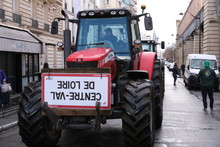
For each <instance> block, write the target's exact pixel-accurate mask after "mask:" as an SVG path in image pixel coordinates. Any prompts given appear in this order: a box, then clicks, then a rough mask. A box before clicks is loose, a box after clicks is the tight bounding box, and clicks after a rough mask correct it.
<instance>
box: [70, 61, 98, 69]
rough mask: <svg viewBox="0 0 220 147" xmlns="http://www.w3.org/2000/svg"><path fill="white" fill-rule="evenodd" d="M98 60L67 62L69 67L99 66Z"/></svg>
mask: <svg viewBox="0 0 220 147" xmlns="http://www.w3.org/2000/svg"><path fill="white" fill-rule="evenodd" d="M97 67H98V62H97V61H89V62H81V63H77V62H67V68H97Z"/></svg>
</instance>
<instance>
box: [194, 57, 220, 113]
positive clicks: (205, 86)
mask: <svg viewBox="0 0 220 147" xmlns="http://www.w3.org/2000/svg"><path fill="white" fill-rule="evenodd" d="M209 66H210V62H209V61H205V62H204V68H202V69H200V71H199V74H198V77H197V79H198V80H199V81H200V85H201V92H202V100H203V106H204V111H207V99H206V98H207V95H208V96H209V100H210V109H211V111H212V110H213V105H214V98H213V88H214V81H215V80H216V78H217V76H216V73H215V71H214V70H213V69H211V68H210V67H209Z"/></svg>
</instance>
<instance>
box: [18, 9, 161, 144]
mask: <svg viewBox="0 0 220 147" xmlns="http://www.w3.org/2000/svg"><path fill="white" fill-rule="evenodd" d="M61 12H62V15H63V16H64V18H55V20H58V21H60V20H65V30H64V59H65V68H64V69H51V68H43V69H42V75H41V77H42V78H41V81H37V82H32V83H30V84H29V85H28V86H26V87H25V89H24V91H23V92H22V94H21V98H20V102H19V111H18V126H19V134H20V136H21V138H22V141H23V142H24V143H25V144H26V145H27V146H31V147H35V146H39V145H40V146H42V147H44V146H45V147H47V146H53V145H55V144H56V143H58V141H59V138H60V136H61V131H62V130H63V129H68V128H72V129H88V128H94V129H95V130H98V129H100V125H101V124H105V123H106V122H107V120H108V119H116V118H121V119H122V132H123V138H124V145H125V147H128V146H129V147H145V146H153V144H154V128H155V125H156V124H157V125H159V126H160V125H161V123H162V115H161V112H160V113H158V111H155V110H156V109H157V107H160V106H158V105H157V104H159V103H158V102H160V101H161V96H160V94H161V88H160V70H159V67H158V64H157V63H156V59H157V57H156V53H150V52H144V51H143V50H142V48H141V38H140V30H139V27H138V26H139V25H138V22H139V17H141V16H144V17H145V19H144V20H145V29H146V30H151V29H152V19H151V17H150V14H149V13H143V14H140V15H134V14H133V13H132V12H130V11H129V10H127V9H99V10H85V11H80V12H79V13H78V15H77V18H78V19H77V20H75V19H74V20H73V19H69V18H68V16H67V14H66V13H65V11H63V10H62V11H61ZM69 22H72V23H76V24H77V25H78V27H77V28H78V29H77V39H76V44H75V46H74V47H73V48H74V49H73V50H71V41H70V30H69ZM57 30H58V22H57V21H54V22H53V23H52V34H56V33H57V32H58V31H57ZM160 104H161V103H160ZM161 111H162V110H161Z"/></svg>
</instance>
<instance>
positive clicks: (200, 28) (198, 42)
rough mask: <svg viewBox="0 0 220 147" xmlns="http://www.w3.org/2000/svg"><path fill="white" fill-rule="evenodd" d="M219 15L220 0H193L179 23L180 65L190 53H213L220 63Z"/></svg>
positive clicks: (177, 54)
mask: <svg viewBox="0 0 220 147" xmlns="http://www.w3.org/2000/svg"><path fill="white" fill-rule="evenodd" d="M219 16H220V1H219V0H191V2H190V3H189V6H188V8H187V10H186V12H185V14H184V15H183V18H182V20H181V21H180V22H179V23H178V24H177V38H176V40H177V42H176V59H175V61H176V62H177V63H178V64H179V65H181V64H182V63H185V61H186V57H187V55H188V54H190V53H199V54H213V55H215V56H216V57H217V59H218V64H219V65H220V61H219V59H220V30H219V28H220V23H219Z"/></svg>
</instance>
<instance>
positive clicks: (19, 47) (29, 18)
mask: <svg viewBox="0 0 220 147" xmlns="http://www.w3.org/2000/svg"><path fill="white" fill-rule="evenodd" d="M61 9H63V1H62V0H0V32H1V33H0V43H1V47H0V67H1V68H2V69H3V70H4V71H5V73H6V75H7V77H8V79H7V81H8V82H10V83H11V84H12V88H13V91H14V92H21V91H22V89H23V87H24V86H26V85H27V84H28V83H29V82H32V81H35V80H39V74H38V73H39V72H40V70H41V68H42V67H43V64H44V63H45V62H48V63H49V65H50V67H51V68H61V67H63V52H60V51H57V46H56V44H57V42H62V33H63V31H62V30H63V29H62V23H60V27H59V28H60V29H59V34H58V35H51V33H50V28H51V22H52V21H53V19H54V18H55V17H60V15H61V14H60V11H61Z"/></svg>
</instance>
